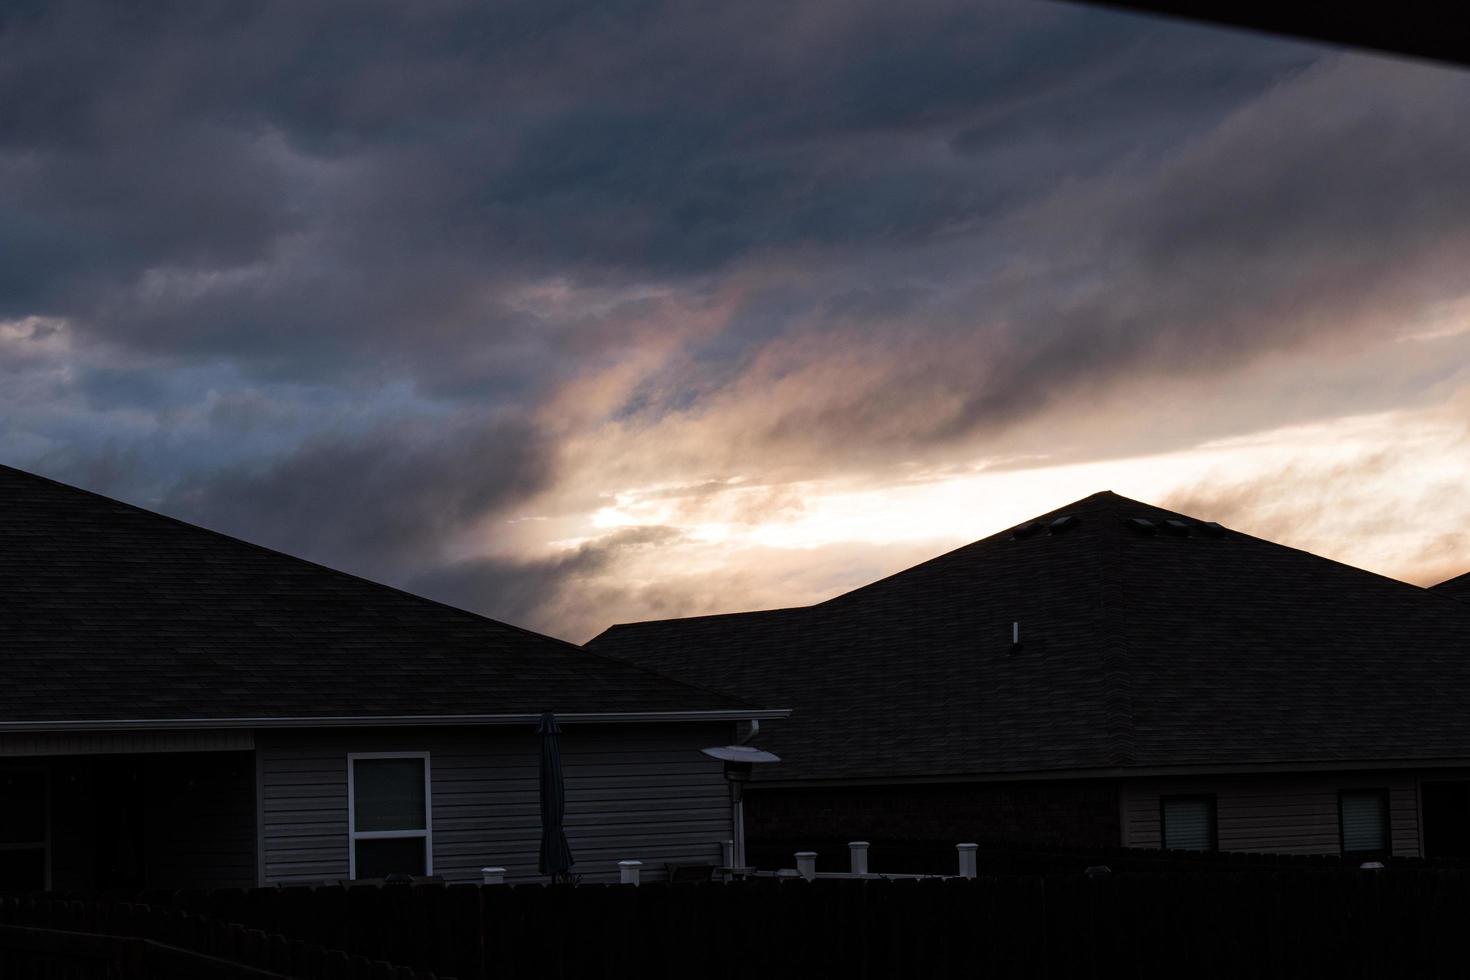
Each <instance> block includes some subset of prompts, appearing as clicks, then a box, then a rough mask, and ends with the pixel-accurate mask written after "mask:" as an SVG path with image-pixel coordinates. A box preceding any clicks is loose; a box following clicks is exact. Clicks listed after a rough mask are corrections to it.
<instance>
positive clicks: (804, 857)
mask: <svg viewBox="0 0 1470 980" xmlns="http://www.w3.org/2000/svg"><path fill="white" fill-rule="evenodd" d="M796 870H797V871H799V872H801V876H802V877H803V878H805V879H806V880H807V881H811V880H812V879H814V878H815V877H816V876H817V852H816V851H797V852H796Z"/></svg>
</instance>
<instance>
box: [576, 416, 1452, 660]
mask: <svg viewBox="0 0 1470 980" xmlns="http://www.w3.org/2000/svg"><path fill="white" fill-rule="evenodd" d="M1467 406H1470V389H1465V390H1462V391H1460V392H1459V393H1457V394H1456V395H1455V396H1454V397H1453V398H1451V399H1449V400H1448V401H1446V402H1444V403H1441V404H1438V405H1435V406H1431V407H1427V408H1423V409H1417V410H1399V411H1390V412H1379V413H1373V414H1365V415H1358V416H1348V417H1342V418H1337V419H1333V420H1330V421H1324V422H1319V423H1313V424H1308V425H1297V426H1291V427H1286V428H1278V429H1274V430H1269V431H1263V432H1259V433H1256V434H1253V435H1249V436H1241V437H1233V438H1228V439H1219V440H1212V441H1206V442H1203V443H1201V444H1199V445H1197V446H1194V447H1190V448H1186V449H1180V450H1177V451H1172V452H1162V453H1158V454H1152V455H1135V456H1130V457H1126V458H1119V459H1111V460H1105V461H1096V462H1084V463H1073V464H1061V465H1047V464H1046V462H1045V461H1044V460H1036V459H1031V460H1016V459H1001V460H996V459H992V460H982V461H979V462H977V463H975V464H973V465H972V466H970V467H967V468H966V469H967V471H966V472H959V473H947V474H925V473H911V474H901V475H900V476H899V477H898V478H895V479H890V480H887V481H879V480H873V481H870V482H868V483H863V482H862V481H861V480H858V479H856V478H852V479H846V480H828V481H823V480H814V481H804V482H800V483H793V484H787V485H782V486H770V485H765V486H763V485H760V484H759V483H756V482H754V481H750V480H744V479H738V478H737V479H730V480H728V481H723V482H715V483H706V484H700V485H698V486H691V487H685V488H683V489H682V490H681V488H679V487H677V486H668V485H661V486H650V487H646V488H637V489H627V490H622V491H619V492H617V493H615V494H613V495H612V499H611V501H610V502H609V503H608V504H607V506H604V507H602V508H600V509H598V510H597V511H595V512H594V513H592V514H590V515H587V516H586V517H585V518H584V520H583V525H582V527H583V531H584V533H583V534H581V535H577V536H574V537H569V538H565V539H562V540H560V541H557V542H553V543H551V545H550V547H551V548H552V550H555V549H558V548H560V549H574V548H578V547H586V546H587V545H588V544H589V543H591V542H596V541H598V540H602V539H605V538H607V537H608V536H610V535H615V534H619V533H626V532H628V531H630V530H633V529H645V530H647V529H655V528H656V529H660V530H661V531H662V533H663V536H662V537H661V538H660V539H659V541H658V542H657V543H656V544H648V545H641V546H638V547H633V548H628V549H626V550H623V551H620V552H619V553H618V554H617V556H616V558H615V560H614V561H613V562H612V563H610V564H609V565H608V566H606V567H605V568H603V569H601V570H600V571H599V572H598V573H596V574H593V575H589V576H586V577H583V578H581V579H579V580H577V581H576V582H574V583H573V584H572V585H571V588H570V592H569V595H568V597H567V598H566V600H564V601H562V602H558V603H556V605H555V607H554V608H555V610H556V612H555V615H556V617H557V620H558V621H559V622H562V623H568V624H569V626H570V629H568V630H567V633H568V634H569V635H572V636H574V637H575V638H583V637H585V636H589V635H592V634H594V633H596V632H598V631H599V630H600V629H602V628H605V627H606V626H608V625H611V623H612V622H614V621H627V620H635V619H640V618H661V617H667V616H676V615H693V614H707V613H714V612H730V611H739V610H744V609H751V608H763V607H765V608H769V607H772V606H792V605H804V604H808V603H812V602H818V601H821V600H823V599H826V598H829V597H830V596H832V595H835V594H838V593H840V592H842V591H845V590H847V589H850V588H854V587H856V586H859V585H862V584H864V583H865V582H868V581H871V580H873V579H876V578H879V577H881V576H883V575H886V574H890V573H892V572H895V571H898V570H900V569H901V568H904V567H907V566H908V565H909V564H912V563H914V562H917V561H921V560H924V559H925V558H928V557H932V556H933V555H936V554H940V553H942V552H944V551H946V550H948V549H950V548H953V547H957V546H959V545H962V544H965V543H968V542H970V541H973V540H976V539H979V538H982V537H985V536H987V535H989V534H993V533H995V532H997V531H1000V530H1003V529H1005V528H1007V527H1009V526H1011V525H1013V524H1016V523H1019V522H1020V521H1023V520H1025V519H1026V518H1028V517H1031V516H1034V515H1036V514H1039V513H1043V512H1045V511H1048V510H1051V509H1053V508H1055V507H1058V506H1061V505H1063V504H1066V503H1067V502H1069V501H1071V500H1075V499H1077V498H1080V497H1083V496H1086V495H1088V494H1090V493H1094V492H1096V491H1098V490H1114V491H1117V492H1118V493H1121V494H1123V495H1125V496H1129V497H1133V498H1136V499H1139V500H1144V501H1149V502H1152V503H1158V504H1161V505H1164V506H1171V507H1176V508H1179V509H1182V510H1185V511H1186V512H1189V513H1192V514H1193V515H1194V516H1197V517H1200V518H1202V519H1206V520H1219V521H1221V522H1222V523H1225V524H1227V525H1228V526H1230V527H1233V528H1235V529H1236V530H1240V531H1244V532H1246V533H1249V534H1255V535H1257V536H1260V537H1265V538H1269V539H1271V540H1275V541H1279V542H1281V543H1283V544H1288V545H1291V546H1293V547H1298V548H1303V549H1305V550H1308V551H1312V552H1315V553H1317V554H1321V555H1323V556H1326V557H1329V558H1333V559H1336V560H1339V561H1344V562H1347V563H1349V564H1353V565H1357V566H1359V567H1363V568H1367V569H1369V570H1372V571H1376V572H1379V573H1382V574H1386V575H1390V576H1393V577H1397V578H1404V579H1408V580H1412V581H1416V582H1419V583H1420V584H1428V583H1430V582H1433V581H1437V580H1438V579H1440V578H1443V577H1446V576H1448V575H1451V574H1454V573H1456V572H1458V571H1462V570H1464V569H1465V568H1470V493H1466V488H1470V426H1467V418H1470V412H1467V411H1466V409H1467ZM575 595H581V596H584V597H585V596H596V597H597V606H598V610H597V611H598V613H601V614H602V615H600V616H588V615H586V614H582V615H578V614H577V612H576V608H577V603H576V600H575V599H574V598H573V596H575ZM607 613H611V615H612V617H613V618H609V616H608V615H607Z"/></svg>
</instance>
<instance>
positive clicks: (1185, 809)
mask: <svg viewBox="0 0 1470 980" xmlns="http://www.w3.org/2000/svg"><path fill="white" fill-rule="evenodd" d="M1163 809H1164V846H1165V847H1167V848H1170V849H1173V850H1181V851H1209V850H1213V849H1214V847H1215V801H1214V799H1212V798H1211V797H1208V796H1166V797H1164V799H1163Z"/></svg>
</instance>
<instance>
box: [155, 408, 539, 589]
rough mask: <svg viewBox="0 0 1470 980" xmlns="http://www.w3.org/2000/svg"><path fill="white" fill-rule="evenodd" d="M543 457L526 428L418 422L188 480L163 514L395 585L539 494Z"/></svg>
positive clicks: (493, 421)
mask: <svg viewBox="0 0 1470 980" xmlns="http://www.w3.org/2000/svg"><path fill="white" fill-rule="evenodd" d="M545 454H546V449H545V447H544V445H543V444H542V442H541V441H540V438H539V436H538V434H537V433H536V432H535V431H534V430H533V429H532V428H531V427H529V426H528V425H527V424H526V423H525V422H524V421H523V420H519V419H515V418H488V419H476V420H459V421H457V422H455V423H453V424H451V425H448V426H445V425H444V424H443V423H442V422H440V421H435V420H422V421H417V422H413V423H400V424H397V425H392V426H383V427H379V428H377V429H375V430H374V431H372V432H371V433H369V434H366V435H361V436H356V437H353V436H348V437H340V438H337V439H332V438H329V437H319V438H317V439H315V440H313V441H311V442H309V443H307V444H305V445H302V446H299V447H296V448H295V449H294V450H292V451H291V452H290V453H289V454H287V455H285V456H283V457H281V458H278V459H275V460H270V461H267V462H266V463H265V464H263V465H259V466H255V467H243V466H242V467H236V468H225V469H222V470H219V471H216V472H212V473H209V474H207V475H204V476H201V477H199V478H196V479H191V480H186V481H185V482H184V483H182V484H181V485H180V486H178V487H177V488H176V489H175V490H174V492H173V493H172V495H171V496H170V497H169V499H167V500H166V501H165V502H164V507H163V509H164V510H165V511H167V512H168V513H171V514H176V515H178V516H180V517H184V518H186V519H188V520H192V521H195V522H197V523H200V524H203V525H205V526H206V527H210V528H213V529H215V530H220V531H225V532H227V533H232V534H236V535H239V536H242V537H245V538H248V539H250V540H252V541H256V542H259V543H260V544H264V545H267V546H269V547H273V548H278V549H280V550H282V551H286V552H289V553H291V554H297V555H302V556H305V557H310V558H312V559H313V560H316V561H320V562H322V563H324V564H328V565H332V566H334V567H337V568H342V569H345V570H347V571H352V572H355V573H357V574H360V575H366V576H368V577H375V578H379V579H385V580H389V581H401V580H402V579H403V578H404V577H405V576H406V575H408V574H412V573H413V572H414V571H415V570H416V569H420V568H422V567H424V566H425V565H426V564H432V563H433V562H436V561H438V560H439V559H440V556H441V554H442V552H443V550H444V549H445V548H446V546H452V545H454V544H456V543H457V542H458V541H459V540H460V539H461V538H462V537H463V536H464V535H466V534H467V533H468V532H469V531H470V529H471V528H472V526H473V525H474V523H475V521H476V520H478V519H479V518H481V517H483V516H484V515H485V514H486V513H492V512H494V511H495V510H496V508H498V507H500V506H503V505H504V504H505V503H506V502H507V501H508V500H514V499H518V498H520V497H523V496H525V495H527V494H529V493H532V492H534V491H536V490H538V489H540V488H541V487H542V486H543V485H544V482H545V480H546V478H547V476H548V463H547V459H546V455H545Z"/></svg>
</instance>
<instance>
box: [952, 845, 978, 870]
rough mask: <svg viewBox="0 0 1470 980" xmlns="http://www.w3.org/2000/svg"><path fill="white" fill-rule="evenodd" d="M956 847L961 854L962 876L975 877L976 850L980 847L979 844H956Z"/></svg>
mask: <svg viewBox="0 0 1470 980" xmlns="http://www.w3.org/2000/svg"><path fill="white" fill-rule="evenodd" d="M954 849H955V850H956V851H958V852H959V855H960V877H961V878H973V877H975V852H976V851H978V850H979V849H980V845H979V844H956V845H955V846H954Z"/></svg>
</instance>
